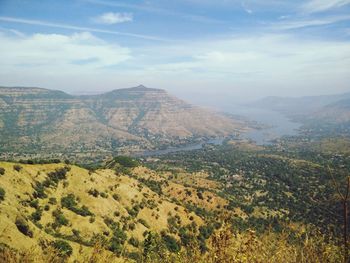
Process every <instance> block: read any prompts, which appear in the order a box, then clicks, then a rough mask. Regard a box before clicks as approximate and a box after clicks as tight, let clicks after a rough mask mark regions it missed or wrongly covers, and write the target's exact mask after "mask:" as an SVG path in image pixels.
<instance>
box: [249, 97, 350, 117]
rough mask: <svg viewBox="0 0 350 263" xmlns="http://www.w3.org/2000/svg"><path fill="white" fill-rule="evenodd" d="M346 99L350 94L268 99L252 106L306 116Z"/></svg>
mask: <svg viewBox="0 0 350 263" xmlns="http://www.w3.org/2000/svg"><path fill="white" fill-rule="evenodd" d="M344 99H350V93H345V94H336V95H323V96H306V97H266V98H263V99H261V100H259V101H256V102H254V103H253V104H252V106H256V107H261V108H265V109H270V110H274V111H278V112H281V113H284V114H287V115H299V114H300V115H303V114H305V115H306V114H310V113H313V112H317V111H319V110H321V109H323V108H324V107H327V106H328V105H332V104H336V103H337V102H338V101H341V100H344Z"/></svg>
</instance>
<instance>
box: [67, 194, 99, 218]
mask: <svg viewBox="0 0 350 263" xmlns="http://www.w3.org/2000/svg"><path fill="white" fill-rule="evenodd" d="M61 205H62V207H65V208H67V209H69V210H71V211H72V212H74V213H76V214H78V215H81V216H92V215H93V213H92V212H90V211H89V209H88V208H87V207H86V206H85V205H83V206H82V207H81V208H80V207H77V205H78V203H77V202H76V198H75V195H74V194H68V195H67V196H65V197H62V198H61Z"/></svg>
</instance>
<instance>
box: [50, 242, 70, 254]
mask: <svg viewBox="0 0 350 263" xmlns="http://www.w3.org/2000/svg"><path fill="white" fill-rule="evenodd" d="M51 246H52V247H53V248H54V249H56V250H57V252H58V255H59V256H60V257H62V258H68V257H70V256H71V255H72V253H73V248H72V246H71V245H69V243H68V242H66V241H64V240H56V241H54V242H52V243H51Z"/></svg>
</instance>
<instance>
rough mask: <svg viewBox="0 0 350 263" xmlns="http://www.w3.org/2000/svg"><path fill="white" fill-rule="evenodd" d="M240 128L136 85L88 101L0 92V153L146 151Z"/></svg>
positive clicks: (42, 92)
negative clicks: (123, 149) (134, 149)
mask: <svg viewBox="0 0 350 263" xmlns="http://www.w3.org/2000/svg"><path fill="white" fill-rule="evenodd" d="M242 127H243V125H242V123H240V122H238V121H234V120H232V119H230V118H227V117H225V116H223V115H221V114H218V113H214V112H211V111H208V110H205V109H201V108H198V107H195V106H192V105H190V104H188V103H185V102H184V101H182V100H180V99H177V98H175V97H173V96H171V95H169V94H168V93H167V92H166V91H164V90H159V89H149V88H146V87H144V86H138V87H135V88H129V89H119V90H114V91H111V92H108V93H104V94H100V95H94V96H71V95H68V94H66V93H64V92H61V91H53V90H47V89H39V88H0V145H1V147H0V148H1V151H3V152H4V151H14V152H30V151H32V152H38V151H55V152H67V151H68V152H72V151H73V152H81V151H89V150H91V151H102V152H103V151H114V150H116V149H122V148H123V147H124V148H126V147H127V148H130V149H131V148H133V147H134V148H137V149H147V148H152V147H153V148H154V147H156V146H164V145H169V144H172V143H183V142H186V141H190V140H192V139H195V138H197V139H198V138H205V137H214V136H226V135H230V134H234V133H235V132H237V131H239V130H240V129H241V128H242Z"/></svg>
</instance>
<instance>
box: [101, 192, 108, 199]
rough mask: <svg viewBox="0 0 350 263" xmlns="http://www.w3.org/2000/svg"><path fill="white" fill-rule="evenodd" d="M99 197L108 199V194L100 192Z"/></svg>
mask: <svg viewBox="0 0 350 263" xmlns="http://www.w3.org/2000/svg"><path fill="white" fill-rule="evenodd" d="M100 196H101V197H102V198H107V197H108V194H106V193H105V192H101V193H100Z"/></svg>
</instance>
